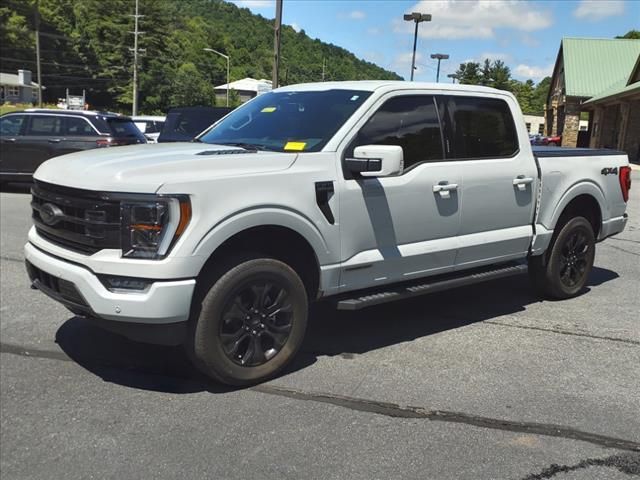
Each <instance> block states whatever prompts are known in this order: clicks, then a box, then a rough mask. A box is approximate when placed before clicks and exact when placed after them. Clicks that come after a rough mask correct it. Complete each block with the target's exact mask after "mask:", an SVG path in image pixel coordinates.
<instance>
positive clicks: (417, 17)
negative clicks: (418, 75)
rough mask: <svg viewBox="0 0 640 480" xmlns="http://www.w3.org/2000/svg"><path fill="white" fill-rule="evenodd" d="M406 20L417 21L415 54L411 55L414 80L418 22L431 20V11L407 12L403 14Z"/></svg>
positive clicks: (414, 37)
mask: <svg viewBox="0 0 640 480" xmlns="http://www.w3.org/2000/svg"><path fill="white" fill-rule="evenodd" d="M403 18H404V20H405V21H406V22H415V23H416V28H415V30H414V32H413V55H412V57H411V81H413V71H414V70H415V69H416V45H417V43H418V24H419V23H420V22H430V21H431V14H429V13H420V12H413V13H405V14H404V16H403Z"/></svg>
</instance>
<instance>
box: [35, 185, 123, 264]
mask: <svg viewBox="0 0 640 480" xmlns="http://www.w3.org/2000/svg"><path fill="white" fill-rule="evenodd" d="M31 194H32V200H31V208H32V218H33V223H34V224H35V226H36V231H37V232H38V234H39V235H41V236H42V237H43V238H45V239H47V240H48V241H50V242H51V243H55V244H57V245H59V246H61V247H64V248H67V249H69V250H73V251H76V252H80V253H84V254H93V253H95V252H97V251H99V250H102V249H105V248H115V249H119V248H120V202H119V201H118V200H114V199H112V198H110V197H109V194H107V193H101V192H94V191H91V190H79V189H76V188H68V187H61V186H58V185H51V184H48V183H44V182H39V181H35V184H34V186H33V188H32V189H31Z"/></svg>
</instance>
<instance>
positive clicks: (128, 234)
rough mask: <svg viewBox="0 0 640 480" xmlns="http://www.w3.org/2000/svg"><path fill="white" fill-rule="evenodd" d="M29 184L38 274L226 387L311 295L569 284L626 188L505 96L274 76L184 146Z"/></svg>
mask: <svg viewBox="0 0 640 480" xmlns="http://www.w3.org/2000/svg"><path fill="white" fill-rule="evenodd" d="M34 178H35V183H34V186H33V190H32V194H33V201H32V208H33V222H34V227H33V228H32V229H31V231H30V232H29V239H28V243H27V244H26V246H25V257H26V262H27V269H28V272H29V276H30V278H31V280H32V285H33V287H35V288H38V289H40V290H41V291H42V292H44V293H45V294H47V295H49V296H51V297H53V298H54V299H56V300H58V301H59V302H61V303H62V304H64V305H66V306H67V307H68V308H69V309H70V310H71V311H72V312H74V313H75V314H77V315H80V316H83V317H86V318H87V319H88V320H89V321H94V322H96V323H98V324H99V325H101V326H102V327H104V328H106V329H109V330H112V331H115V332H119V333H121V334H123V335H125V336H127V337H129V338H131V339H135V340H142V341H149V342H156V343H161V344H170V345H178V344H182V345H184V346H185V347H186V350H187V352H188V353H189V355H190V357H191V358H192V359H193V361H194V364H195V365H196V366H197V367H198V368H199V369H201V370H202V371H203V372H205V374H207V375H209V376H210V377H212V378H214V379H217V380H218V381H221V382H225V383H228V384H234V385H246V384H251V383H255V382H260V381H263V380H265V379H267V378H269V377H271V376H273V375H275V374H276V373H277V372H279V371H280V370H281V369H282V368H283V367H284V366H285V365H286V364H287V363H288V362H289V361H290V360H291V359H292V358H293V357H294V355H295V354H296V351H297V350H298V348H299V347H300V345H301V343H302V341H303V337H304V335H305V329H306V326H307V316H308V310H309V304H310V303H311V302H313V301H316V300H318V299H323V298H327V297H330V298H332V299H333V300H334V301H335V303H336V305H337V308H339V309H346V310H355V309H359V308H364V307H369V306H373V305H376V304H379V303H382V302H388V301H393V300H399V299H403V298H407V297H412V296H417V295H423V294H426V293H430V292H434V291H438V290H442V289H446V288H453V287H457V286H461V285H469V284H473V283H477V282H481V281H486V280H491V279H496V278H501V277H506V276H509V275H516V274H519V273H524V272H525V271H527V270H528V271H529V274H530V276H531V279H532V281H533V284H534V285H535V287H536V288H537V289H538V291H539V292H541V293H542V294H543V295H545V296H548V297H553V298H557V299H562V298H569V297H574V296H576V295H578V294H579V293H580V292H581V291H582V290H583V289H584V286H585V282H586V281H587V277H588V276H589V273H590V271H591V268H592V265H593V261H594V254H595V244H596V242H598V241H601V240H603V239H605V238H607V237H609V236H611V235H615V234H617V233H619V232H621V231H622V230H623V229H624V227H625V224H626V222H627V216H626V214H625V209H626V202H627V199H628V192H629V189H630V187H631V180H630V169H629V166H628V159H627V156H626V155H625V154H624V153H622V152H616V151H611V150H589V149H561V148H541V149H538V150H532V148H531V146H530V145H529V139H528V136H527V130H526V128H525V123H524V121H523V118H522V114H521V111H520V108H519V106H518V104H517V102H516V100H515V98H514V97H513V95H511V94H510V93H508V92H504V91H499V90H494V89H490V88H484V87H478V86H467V85H442V84H422V83H413V82H412V83H409V82H386V81H375V82H374V81H362V82H336V83H317V84H306V85H293V86H287V87H284V88H279V89H277V90H274V91H272V92H270V93H265V94H263V95H260V96H258V97H256V98H255V99H253V100H251V101H250V102H248V103H246V104H244V105H243V106H241V107H240V108H238V109H236V110H235V111H233V112H231V113H229V114H228V115H227V116H225V117H224V118H223V119H221V120H219V121H218V122H217V123H215V124H214V125H213V126H212V127H210V128H209V129H208V130H206V131H205V132H203V133H202V134H201V135H200V136H199V137H198V138H196V140H195V141H194V142H191V143H177V144H156V145H140V146H135V147H122V148H118V149H113V150H111V149H105V150H93V151H88V152H80V153H74V154H70V155H66V156H63V157H59V158H55V159H53V160H49V161H47V162H45V163H44V164H43V165H42V166H41V167H40V168H39V169H38V170H37V172H36V173H35V175H34ZM398 307H399V308H402V306H401V304H399V305H398ZM389 328H393V326H392V325H390V326H389Z"/></svg>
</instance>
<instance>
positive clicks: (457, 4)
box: [233, 0, 640, 82]
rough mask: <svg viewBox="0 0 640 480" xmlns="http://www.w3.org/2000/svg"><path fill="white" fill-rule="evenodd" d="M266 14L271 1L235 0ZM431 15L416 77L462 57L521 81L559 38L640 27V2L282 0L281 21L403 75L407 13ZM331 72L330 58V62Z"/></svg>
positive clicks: (407, 55)
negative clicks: (496, 66) (489, 62)
mask: <svg viewBox="0 0 640 480" xmlns="http://www.w3.org/2000/svg"><path fill="white" fill-rule="evenodd" d="M233 3H235V4H236V5H238V6H240V7H245V8H249V9H250V10H251V11H252V12H253V13H256V14H260V15H262V16H263V17H266V18H270V19H272V18H274V17H275V1H274V0H233ZM410 12H420V13H430V14H431V15H432V21H431V22H424V23H421V24H420V25H419V32H418V44H417V49H416V66H417V69H416V71H415V74H414V79H415V80H419V81H435V79H436V65H437V60H433V59H431V58H430V55H431V54H433V53H445V54H449V56H450V58H449V60H443V61H442V63H441V67H440V68H441V70H440V81H450V80H449V79H448V78H447V74H449V73H453V72H455V71H456V70H457V68H458V66H459V65H460V63H463V62H467V61H482V60H483V59H484V58H490V59H494V60H503V61H504V62H505V63H506V64H507V65H508V66H509V67H510V68H511V73H512V76H513V77H514V78H517V79H518V80H527V79H532V80H533V81H534V82H538V81H539V80H541V79H542V78H544V77H545V76H547V75H551V73H552V71H553V65H554V62H555V59H556V56H557V54H558V49H559V47H560V41H561V39H562V37H591V38H613V37H615V36H616V35H624V34H625V33H626V32H628V31H629V30H631V29H636V30H639V29H640V0H559V1H552V0H546V1H535V0H533V1H531V0H422V1H415V0H413V1H404V0H284V1H283V9H282V23H283V24H287V25H291V26H292V27H293V28H295V29H296V30H300V29H302V30H304V31H305V33H306V34H307V35H309V36H310V37H312V38H317V39H319V40H322V41H323V42H328V43H332V44H334V45H338V46H340V47H343V48H346V49H347V50H349V51H351V52H353V53H354V54H355V55H356V56H358V57H359V58H363V59H365V60H368V61H370V62H373V63H375V64H376V65H380V66H381V67H384V68H386V69H388V70H391V71H394V72H396V73H397V74H399V75H401V76H402V77H404V78H405V79H408V78H409V75H410V70H411V53H412V48H413V34H414V28H415V24H414V23H412V22H405V21H403V19H402V15H403V14H404V13H410ZM328 62H329V64H328V69H329V70H330V68H331V65H330V59H329V60H328Z"/></svg>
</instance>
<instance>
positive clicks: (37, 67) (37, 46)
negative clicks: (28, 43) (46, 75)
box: [35, 0, 42, 108]
mask: <svg viewBox="0 0 640 480" xmlns="http://www.w3.org/2000/svg"><path fill="white" fill-rule="evenodd" d="M35 20H36V21H35V24H36V69H37V75H38V107H39V108H42V71H41V70H40V2H39V0H36V18H35Z"/></svg>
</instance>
